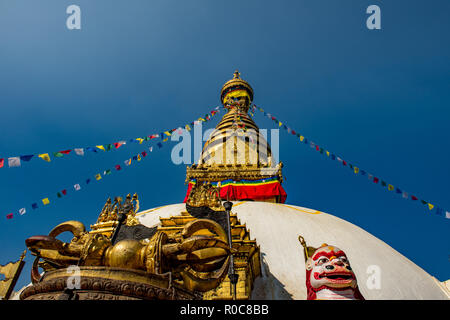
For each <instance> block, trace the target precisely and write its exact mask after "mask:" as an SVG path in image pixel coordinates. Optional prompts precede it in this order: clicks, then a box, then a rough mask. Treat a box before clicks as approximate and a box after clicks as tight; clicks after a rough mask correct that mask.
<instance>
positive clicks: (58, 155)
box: [53, 152, 63, 158]
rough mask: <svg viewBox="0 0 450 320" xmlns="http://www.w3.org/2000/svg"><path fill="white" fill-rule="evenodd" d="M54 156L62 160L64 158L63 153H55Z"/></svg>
mask: <svg viewBox="0 0 450 320" xmlns="http://www.w3.org/2000/svg"><path fill="white" fill-rule="evenodd" d="M53 155H54V156H55V157H57V158H61V157H62V156H63V154H62V153H61V152H53Z"/></svg>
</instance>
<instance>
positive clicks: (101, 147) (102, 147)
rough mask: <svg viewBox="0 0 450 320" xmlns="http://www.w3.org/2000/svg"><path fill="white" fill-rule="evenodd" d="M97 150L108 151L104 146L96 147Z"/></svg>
mask: <svg viewBox="0 0 450 320" xmlns="http://www.w3.org/2000/svg"><path fill="white" fill-rule="evenodd" d="M96 147H97V148H99V149H100V150H103V151H106V150H105V147H104V146H96Z"/></svg>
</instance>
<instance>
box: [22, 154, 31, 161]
mask: <svg viewBox="0 0 450 320" xmlns="http://www.w3.org/2000/svg"><path fill="white" fill-rule="evenodd" d="M33 157H34V154H29V155H26V156H20V160H22V161H30V160H31V158H33Z"/></svg>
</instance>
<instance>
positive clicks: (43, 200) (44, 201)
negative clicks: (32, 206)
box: [42, 198, 50, 205]
mask: <svg viewBox="0 0 450 320" xmlns="http://www.w3.org/2000/svg"><path fill="white" fill-rule="evenodd" d="M42 203H43V204H44V205H47V204H49V203H50V201H49V200H48V198H44V199H42Z"/></svg>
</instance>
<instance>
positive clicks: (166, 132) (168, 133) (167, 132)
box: [164, 131, 172, 136]
mask: <svg viewBox="0 0 450 320" xmlns="http://www.w3.org/2000/svg"><path fill="white" fill-rule="evenodd" d="M164 133H165V134H166V135H168V136H171V135H172V134H171V133H170V132H169V131H165V132H164Z"/></svg>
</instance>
